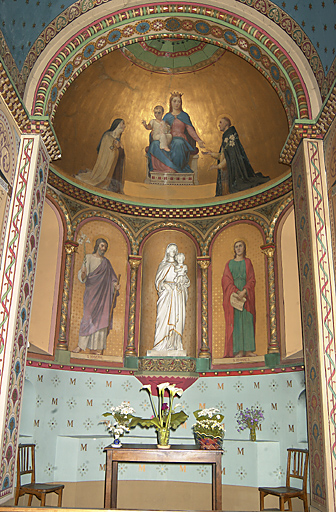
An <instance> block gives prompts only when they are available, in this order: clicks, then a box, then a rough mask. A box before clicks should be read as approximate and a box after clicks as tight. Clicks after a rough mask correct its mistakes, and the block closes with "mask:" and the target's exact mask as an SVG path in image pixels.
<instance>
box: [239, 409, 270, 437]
mask: <svg viewBox="0 0 336 512" xmlns="http://www.w3.org/2000/svg"><path fill="white" fill-rule="evenodd" d="M264 419H265V418H264V411H263V410H262V409H260V408H258V407H254V406H252V407H250V408H249V407H246V409H244V410H242V411H238V412H237V414H236V420H237V423H238V426H237V431H238V432H242V430H245V429H246V428H248V429H249V430H250V441H256V440H257V435H256V428H257V426H258V425H259V424H260V423H261V422H262V421H263V420H264Z"/></svg>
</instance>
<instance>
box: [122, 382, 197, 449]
mask: <svg viewBox="0 0 336 512" xmlns="http://www.w3.org/2000/svg"><path fill="white" fill-rule="evenodd" d="M143 389H144V390H146V391H147V392H148V394H149V399H150V403H151V406H152V410H153V416H152V417H151V418H148V419H143V418H139V417H136V416H133V418H132V426H134V425H140V426H141V427H146V428H149V427H154V428H155V429H156V431H157V436H158V444H157V446H158V448H162V449H167V448H170V445H169V435H170V429H172V430H176V429H177V427H179V426H180V425H181V424H182V423H184V422H185V421H186V420H187V418H188V415H187V414H185V412H183V411H179V412H177V411H176V407H179V406H175V407H173V401H174V398H175V396H178V397H181V396H182V393H183V389H181V388H177V387H176V386H175V384H169V382H164V383H162V384H159V385H158V386H157V389H158V408H157V409H156V407H155V405H154V402H153V394H152V388H151V385H150V384H147V385H145V386H143V387H142V388H141V389H140V391H142V390H143ZM165 392H168V401H167V402H165V398H164V395H165Z"/></svg>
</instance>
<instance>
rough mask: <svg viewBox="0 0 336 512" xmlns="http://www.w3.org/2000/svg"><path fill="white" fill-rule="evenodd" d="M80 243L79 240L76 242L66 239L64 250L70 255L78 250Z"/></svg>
mask: <svg viewBox="0 0 336 512" xmlns="http://www.w3.org/2000/svg"><path fill="white" fill-rule="evenodd" d="M78 245H79V244H78V243H77V242H74V240H65V242H64V250H65V252H66V254H67V255H68V254H73V253H75V252H77V248H78Z"/></svg>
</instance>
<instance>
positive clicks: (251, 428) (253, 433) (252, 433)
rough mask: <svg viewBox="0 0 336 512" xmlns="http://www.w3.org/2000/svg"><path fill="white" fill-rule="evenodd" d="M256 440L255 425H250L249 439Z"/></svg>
mask: <svg viewBox="0 0 336 512" xmlns="http://www.w3.org/2000/svg"><path fill="white" fill-rule="evenodd" d="M256 440H257V434H256V427H255V425H254V426H253V427H250V441H256Z"/></svg>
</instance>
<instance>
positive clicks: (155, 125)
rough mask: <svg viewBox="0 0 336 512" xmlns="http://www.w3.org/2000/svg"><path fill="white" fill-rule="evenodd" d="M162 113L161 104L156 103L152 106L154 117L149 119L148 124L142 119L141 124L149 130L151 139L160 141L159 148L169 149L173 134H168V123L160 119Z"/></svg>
mask: <svg viewBox="0 0 336 512" xmlns="http://www.w3.org/2000/svg"><path fill="white" fill-rule="evenodd" d="M163 113H164V108H163V107H162V106H161V105H157V106H156V107H155V108H154V117H155V118H154V119H152V120H151V121H149V123H148V124H147V123H146V121H145V120H143V121H142V124H143V125H144V127H145V128H146V130H151V132H152V133H151V138H152V140H158V141H160V149H163V150H164V151H170V149H169V144H170V143H171V141H172V139H173V136H172V135H171V134H170V126H169V124H168V123H166V122H165V121H164V120H163V119H162V117H163Z"/></svg>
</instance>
